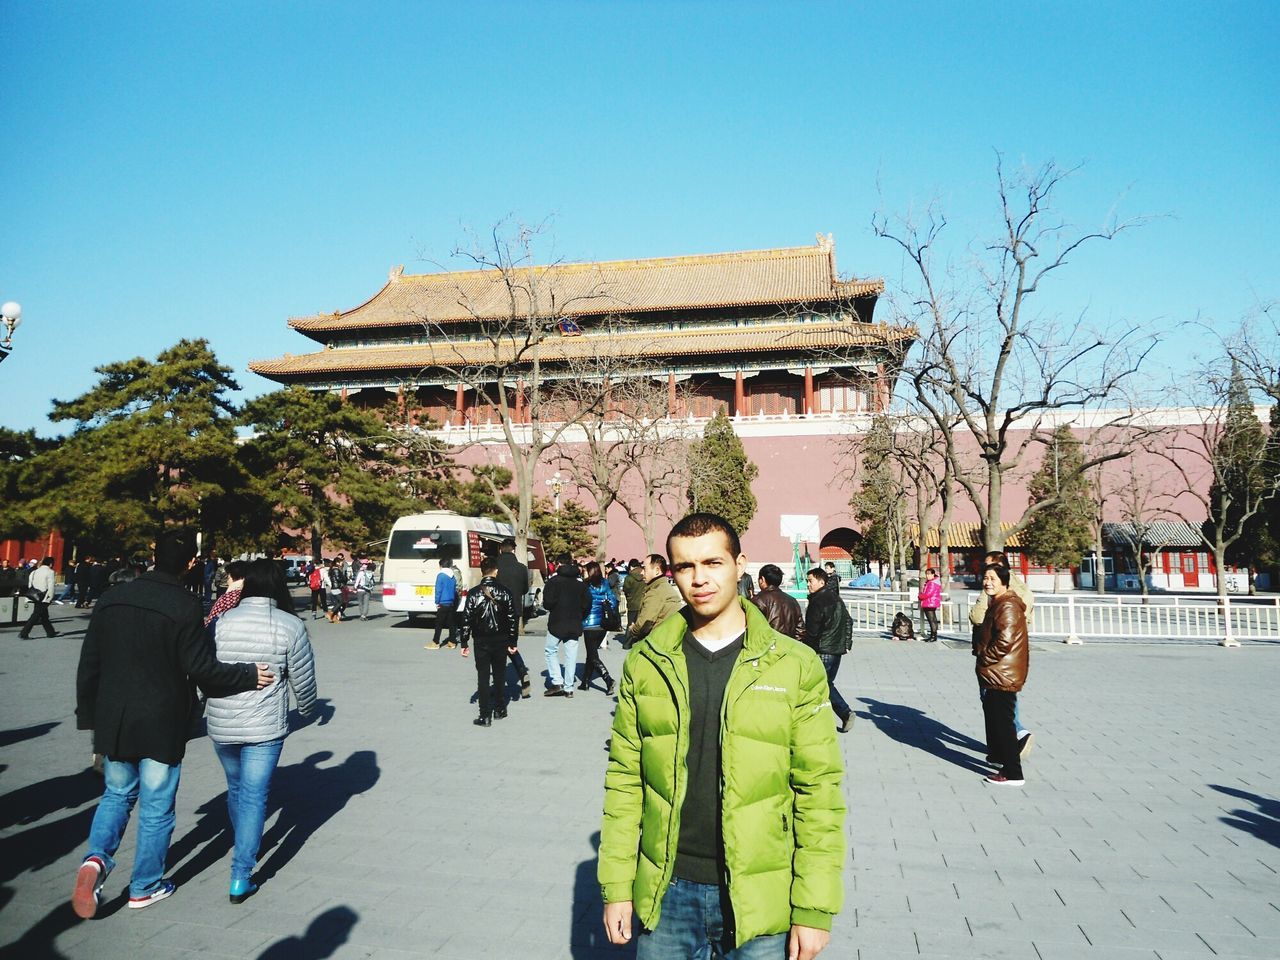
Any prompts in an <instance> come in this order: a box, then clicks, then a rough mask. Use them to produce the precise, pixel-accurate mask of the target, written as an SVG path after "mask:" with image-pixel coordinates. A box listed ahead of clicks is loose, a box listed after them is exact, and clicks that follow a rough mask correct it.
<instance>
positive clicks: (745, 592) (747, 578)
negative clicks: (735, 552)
mask: <svg viewBox="0 0 1280 960" xmlns="http://www.w3.org/2000/svg"><path fill="white" fill-rule="evenodd" d="M755 595H756V583H755V581H754V580H752V579H751V574H750V573H748V572H747V571H746V570H743V571H742V576H740V577H739V578H738V596H740V597H742V598H743V599H744V600H750V599H751V598H752V597H754V596H755Z"/></svg>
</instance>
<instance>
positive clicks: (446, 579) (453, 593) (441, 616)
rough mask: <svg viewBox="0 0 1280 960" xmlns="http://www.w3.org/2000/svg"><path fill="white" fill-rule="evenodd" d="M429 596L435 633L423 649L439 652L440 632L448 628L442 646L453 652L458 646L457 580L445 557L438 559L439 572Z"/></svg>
mask: <svg viewBox="0 0 1280 960" xmlns="http://www.w3.org/2000/svg"><path fill="white" fill-rule="evenodd" d="M431 595H432V597H433V598H434V599H435V602H436V633H435V636H434V637H432V638H431V642H430V643H428V644H426V646H425V648H426V649H427V650H439V649H440V647H441V643H440V631H441V630H443V629H444V628H445V627H448V628H449V639H448V640H447V641H446V642H445V644H444V646H445V647H448V648H449V649H450V650H453V649H454V648H455V647H457V646H458V636H457V626H456V624H455V619H456V618H455V616H454V615H455V614H456V613H457V610H458V578H457V576H456V575H455V573H454V570H453V566H452V565H450V564H449V561H448V559H447V558H446V557H443V556H442V557H441V558H440V570H439V572H438V573H436V582H435V586H434V587H432V593H431Z"/></svg>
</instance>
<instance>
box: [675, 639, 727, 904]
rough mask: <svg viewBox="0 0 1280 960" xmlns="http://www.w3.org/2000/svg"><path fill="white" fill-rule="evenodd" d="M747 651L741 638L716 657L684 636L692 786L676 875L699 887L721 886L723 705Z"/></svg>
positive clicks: (682, 815)
mask: <svg viewBox="0 0 1280 960" xmlns="http://www.w3.org/2000/svg"><path fill="white" fill-rule="evenodd" d="M741 652H742V637H738V639H736V640H734V641H733V643H731V644H729V645H728V646H727V647H725V648H724V649H722V650H717V651H716V652H715V653H712V652H711V651H709V650H707V648H706V647H704V646H703V645H702V644H700V643H699V642H698V641H697V640H695V639H694V638H693V634H692V633H686V634H685V637H684V659H685V664H686V665H687V667H688V671H689V759H688V768H689V787H688V792H686V793H685V796H684V806H682V807H681V808H680V837H679V839H678V841H677V844H676V864H675V875H676V876H677V877H680V878H681V879H684V880H693V881H694V882H695V883H715V884H718V883H721V882H722V881H723V878H724V838H723V837H722V836H721V834H720V803H721V798H720V706H721V704H722V703H723V702H724V688H725V686H726V685H728V683H729V674H730V673H732V672H733V665H734V663H735V662H736V661H737V659H738V654H739V653H741Z"/></svg>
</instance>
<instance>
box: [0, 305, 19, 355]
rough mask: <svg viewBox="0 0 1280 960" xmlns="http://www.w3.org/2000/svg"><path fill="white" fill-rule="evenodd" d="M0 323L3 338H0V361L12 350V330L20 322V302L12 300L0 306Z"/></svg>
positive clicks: (15, 328) (16, 327)
mask: <svg viewBox="0 0 1280 960" xmlns="http://www.w3.org/2000/svg"><path fill="white" fill-rule="evenodd" d="M0 323H3V324H4V327H5V334H4V339H3V340H0V361H3V360H4V358H5V357H7V356H9V354H10V353H12V352H13V331H15V330H17V329H18V325H19V324H20V323H22V304H20V303H14V302H13V301H12V300H10V301H9V302H7V303H5V304H4V305H2V306H0Z"/></svg>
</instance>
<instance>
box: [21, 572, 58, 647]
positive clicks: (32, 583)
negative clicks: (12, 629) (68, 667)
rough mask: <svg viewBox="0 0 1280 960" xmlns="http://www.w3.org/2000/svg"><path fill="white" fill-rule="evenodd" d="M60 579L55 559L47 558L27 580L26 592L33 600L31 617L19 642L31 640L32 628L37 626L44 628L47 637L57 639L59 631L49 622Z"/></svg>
mask: <svg viewBox="0 0 1280 960" xmlns="http://www.w3.org/2000/svg"><path fill="white" fill-rule="evenodd" d="M57 582H58V578H57V576H56V575H55V574H54V572H53V557H45V558H44V561H43V562H42V563H41V564H40V566H38V567H37V568H36V569H35V570H34V571H33V572H32V574H31V576H30V578H29V579H28V580H27V586H26V588H25V589H26V591H27V593H28V594H29V596H30V599H31V616H29V617H27V622H26V623H24V624H23V625H22V630H20V631H19V632H18V639H19V640H30V639H31V628H32V627H34V626H35V625H36V624H39V625H40V626H42V627H44V635H45V636H46V637H56V636H57V635H58V631H57V630H55V629H53V624H52V623H50V622H49V604H51V603H52V602H53V588H54V587H55V586H56V585H57Z"/></svg>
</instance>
